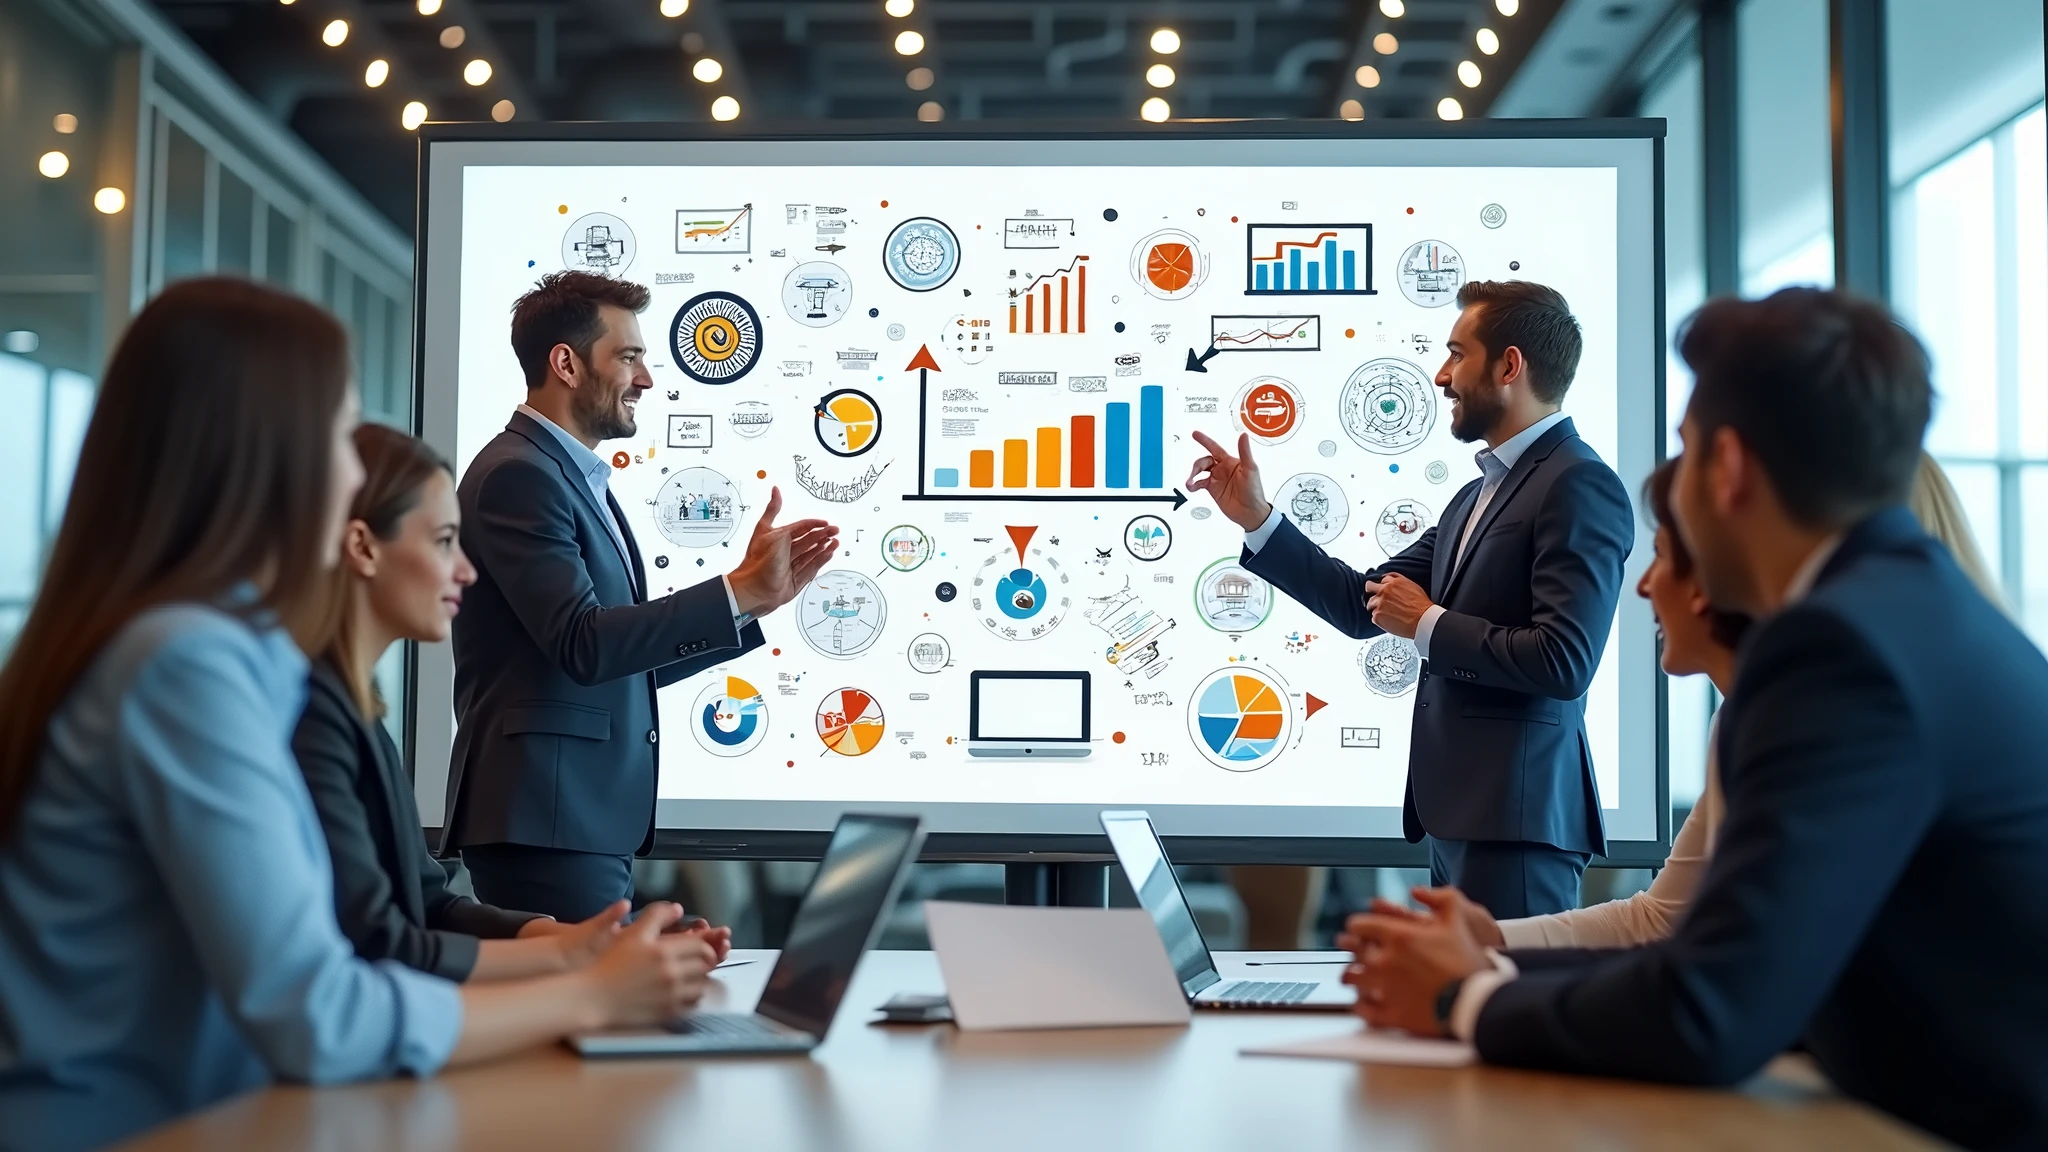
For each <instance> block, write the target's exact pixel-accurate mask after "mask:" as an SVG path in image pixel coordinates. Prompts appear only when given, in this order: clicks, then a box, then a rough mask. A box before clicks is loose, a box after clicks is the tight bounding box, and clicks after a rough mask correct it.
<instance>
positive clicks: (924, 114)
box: [917, 100, 946, 124]
mask: <svg viewBox="0 0 2048 1152" xmlns="http://www.w3.org/2000/svg"><path fill="white" fill-rule="evenodd" d="M917 118H918V119H919V120H922V121H924V122H925V123H927V124H936V123H938V122H939V121H941V120H944V119H945V118H946V106H945V105H944V104H941V103H939V102H938V101H937V100H927V101H925V102H924V103H922V104H919V105H918V106H917Z"/></svg>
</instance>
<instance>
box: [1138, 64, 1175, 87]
mask: <svg viewBox="0 0 2048 1152" xmlns="http://www.w3.org/2000/svg"><path fill="white" fill-rule="evenodd" d="M1145 83H1147V84H1150V85H1151V86H1153V87H1154V88H1171V87H1173V69H1172V67H1170V66H1168V65H1165V64H1154V65H1153V66H1151V67H1150V68H1147V69H1145Z"/></svg>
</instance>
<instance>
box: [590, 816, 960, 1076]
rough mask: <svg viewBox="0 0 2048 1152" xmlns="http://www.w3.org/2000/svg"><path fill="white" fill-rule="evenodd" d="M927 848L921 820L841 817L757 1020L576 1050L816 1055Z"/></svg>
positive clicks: (620, 1035)
mask: <svg viewBox="0 0 2048 1152" xmlns="http://www.w3.org/2000/svg"><path fill="white" fill-rule="evenodd" d="M923 843H924V831H923V829H922V828H921V827H920V825H919V821H918V819H917V817H915V816H861V815H855V814H854V813H850V812H849V813H847V814H846V815H844V816H841V817H840V818H839V824H838V825H837V826H836V827H834V828H833V829H832V841H831V843H830V844H829V845H827V846H826V848H825V858H824V860H822V861H820V862H819V864H818V872H817V875H815V876H813V877H812V878H811V885H810V887H809V888H807V889H805V890H804V897H803V901H802V902H801V903H799V904H798V905H797V909H796V918H795V919H794V920H793V921H791V923H790V926H789V942H788V943H787V944H784V945H783V947H782V954H781V955H780V956H778V957H776V959H775V969H774V971H772V972H770V973H769V974H768V987H767V990H766V991H764V992H762V993H761V1002H760V1003H759V1004H758V1005H756V1006H755V1008H754V1010H753V1011H752V1012H751V1013H737V1012H692V1013H690V1014H688V1015H686V1016H681V1017H678V1018H677V1019H675V1020H672V1021H670V1022H669V1023H668V1025H667V1026H666V1027H662V1028H635V1029H626V1030H618V1031H611V1032H591V1033H586V1034H584V1035H581V1036H572V1037H570V1039H569V1045H570V1047H572V1048H574V1049H576V1051H578V1052H580V1053H582V1054H583V1055H585V1056H700V1055H705V1056H710V1055H726V1054H732V1053H743V1052H808V1051H810V1050H811V1049H813V1048H815V1047H817V1046H818V1044H819V1043H820V1042H821V1041H823V1040H824V1039H825V1033H826V1032H827V1031H828V1030H830V1029H831V1027H832V1017H833V1016H834V1015H835V1014H836V1013H837V1012H838V1011H839V1002H840V1000H841V999H842V998H844V997H845V995H846V988H847V985H848V984H850V983H852V981H853V969H854V966H855V965H856V964H858V963H860V958H861V954H862V953H864V952H866V951H867V950H868V946H869V945H871V944H873V943H874V938H875V934H876V932H877V931H878V930H879V929H880V928H881V925H882V920H883V917H884V915H885V914H886V913H887V912H888V910H889V909H890V908H891V907H892V906H894V905H895V903H896V893H897V891H898V890H899V889H901V888H902V886H903V878H904V876H906V875H907V874H908V873H909V871H910V865H911V863H912V862H914V861H915V860H916V859H917V850H918V848H919V846H920V845H922V844H923Z"/></svg>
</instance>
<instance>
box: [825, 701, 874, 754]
mask: <svg viewBox="0 0 2048 1152" xmlns="http://www.w3.org/2000/svg"><path fill="white" fill-rule="evenodd" d="M884 730H885V728H884V721H883V719H882V705H881V703H880V702H879V701H877V700H876V699H875V698H874V697H873V696H870V695H868V694H867V693H866V692H864V691H862V690H861V689H859V688H835V689H833V690H832V691H830V692H828V693H826V694H825V698H824V699H823V700H821V701H819V702H818V739H820V740H822V741H824V743H825V747H827V748H830V749H831V750H832V751H834V752H837V753H839V754H840V755H841V756H865V755H867V754H868V753H870V752H872V751H874V750H875V745H877V744H880V743H881V742H882V733H883V731H884Z"/></svg>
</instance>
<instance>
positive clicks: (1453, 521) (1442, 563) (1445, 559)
mask: <svg viewBox="0 0 2048 1152" xmlns="http://www.w3.org/2000/svg"><path fill="white" fill-rule="evenodd" d="M1483 483H1484V481H1482V480H1475V481H1472V482H1471V483H1468V484H1466V485H1465V486H1464V487H1463V488H1460V489H1458V494H1457V495H1456V496H1453V497H1451V504H1450V507H1448V508H1445V509H1444V518H1443V520H1442V521H1440V522H1438V524H1437V526H1436V545H1437V546H1436V552H1435V554H1434V555H1432V556H1431V557H1430V563H1429V598H1430V599H1432V600H1434V601H1436V602H1437V603H1439V604H1441V603H1443V599H1444V590H1445V585H1447V584H1449V583H1450V582H1451V566H1452V558H1453V557H1455V556H1456V555H1457V554H1458V538H1459V537H1460V536H1463V535H1464V534H1465V521H1466V520H1467V519H1469V518H1470V517H1471V515H1472V505H1473V504H1475V503H1477V502H1478V500H1479V488H1480V485H1481V484H1483Z"/></svg>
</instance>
